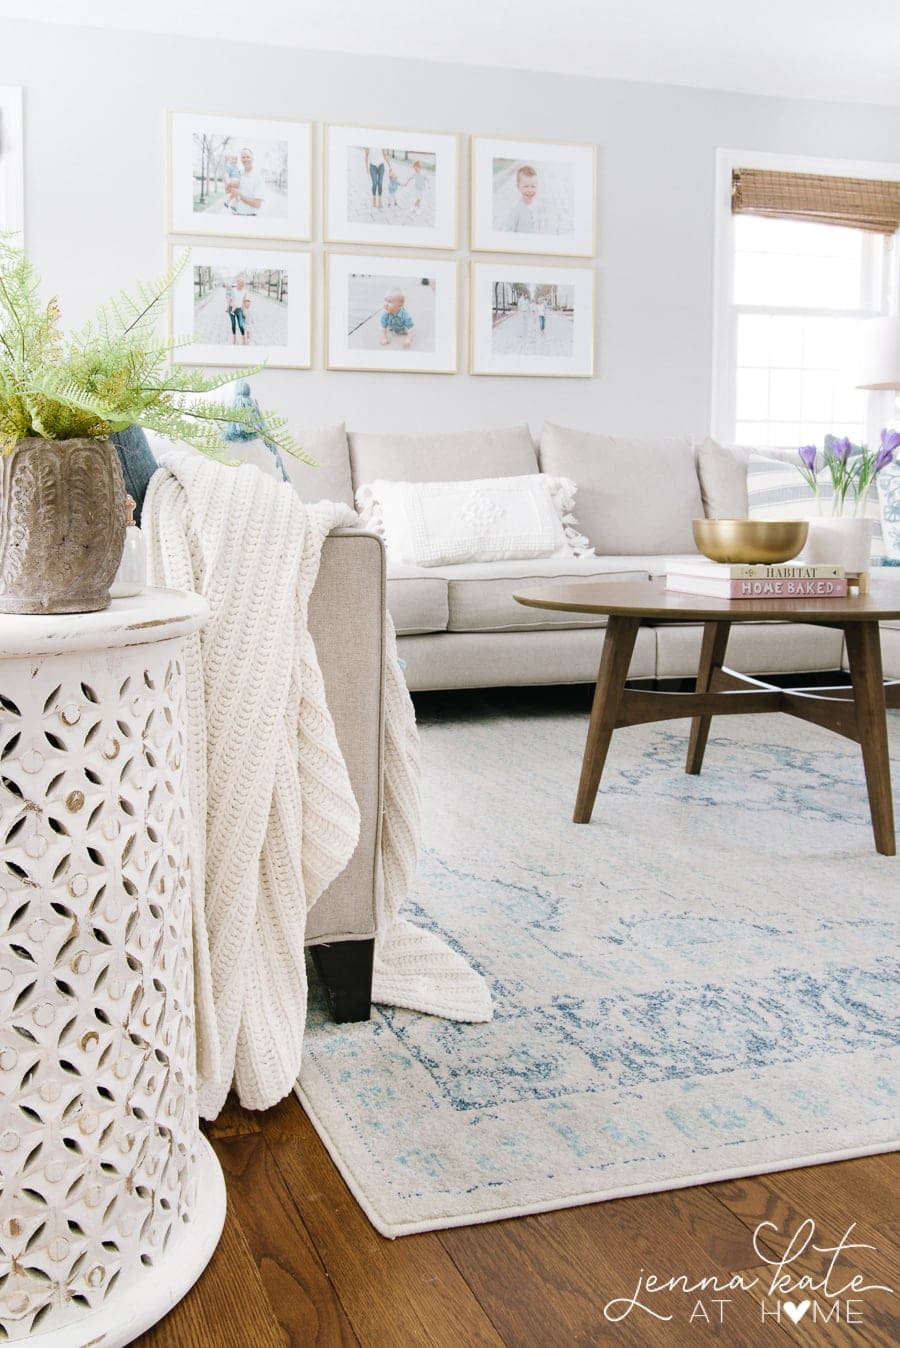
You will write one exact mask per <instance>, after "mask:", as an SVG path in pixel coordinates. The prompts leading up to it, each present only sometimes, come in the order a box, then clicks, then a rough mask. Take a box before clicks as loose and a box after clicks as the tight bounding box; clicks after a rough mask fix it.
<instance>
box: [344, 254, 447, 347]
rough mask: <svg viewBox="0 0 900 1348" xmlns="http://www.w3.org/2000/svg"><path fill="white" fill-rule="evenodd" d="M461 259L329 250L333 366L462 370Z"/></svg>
mask: <svg viewBox="0 0 900 1348" xmlns="http://www.w3.org/2000/svg"><path fill="white" fill-rule="evenodd" d="M458 272H459V264H458V263H457V262H456V261H455V260H448V259H447V258H431V257H424V256H422V257H402V256H400V255H399V254H395V255H391V254H387V253H379V254H374V253H371V254H360V253H328V254H326V301H325V308H326V344H325V345H326V353H327V354H326V368H327V369H329V370H380V371H382V372H390V373H392V374H455V373H456V371H457V368H458V356H457V348H458V317H457V315H458Z"/></svg>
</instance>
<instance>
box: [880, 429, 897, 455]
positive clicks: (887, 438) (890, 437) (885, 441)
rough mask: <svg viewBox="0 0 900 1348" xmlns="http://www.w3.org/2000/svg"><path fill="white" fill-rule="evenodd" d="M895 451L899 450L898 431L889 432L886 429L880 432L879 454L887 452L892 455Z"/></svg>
mask: <svg viewBox="0 0 900 1348" xmlns="http://www.w3.org/2000/svg"><path fill="white" fill-rule="evenodd" d="M895 449H900V431H889V430H887V429H885V430H883V431H882V432H881V452H882V454H883V453H884V451H885V450H889V451H890V452H891V453H892V454H893V452H894V450H895Z"/></svg>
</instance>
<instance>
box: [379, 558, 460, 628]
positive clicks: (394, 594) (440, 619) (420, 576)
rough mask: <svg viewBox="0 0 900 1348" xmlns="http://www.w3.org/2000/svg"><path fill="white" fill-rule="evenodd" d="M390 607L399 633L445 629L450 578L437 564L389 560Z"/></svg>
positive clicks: (447, 617)
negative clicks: (410, 563)
mask: <svg viewBox="0 0 900 1348" xmlns="http://www.w3.org/2000/svg"><path fill="white" fill-rule="evenodd" d="M387 606H388V612H389V613H390V615H391V618H392V619H393V622H394V627H395V628H396V629H397V635H398V636H401V637H402V636H411V635H412V634H413V633H419V634H422V633H425V632H446V630H447V622H448V619H449V616H450V614H449V605H448V595H447V581H446V579H445V577H444V576H443V575H442V574H438V573H437V572H436V571H435V569H434V567H429V568H428V569H427V570H426V569H425V568H423V567H419V566H402V565H400V564H399V563H397V562H391V561H388V572H387Z"/></svg>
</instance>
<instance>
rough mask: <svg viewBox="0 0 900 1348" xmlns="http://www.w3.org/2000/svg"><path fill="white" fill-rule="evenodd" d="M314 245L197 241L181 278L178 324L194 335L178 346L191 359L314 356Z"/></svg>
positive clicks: (297, 361)
mask: <svg viewBox="0 0 900 1348" xmlns="http://www.w3.org/2000/svg"><path fill="white" fill-rule="evenodd" d="M309 270H310V260H309V255H308V254H306V253H261V252H257V251H255V250H254V251H249V250H245V249H236V248H194V249H192V251H191V266H190V267H186V268H185V270H184V272H183V273H182V275H181V276H180V277H179V278H178V280H177V282H176V286H175V292H174V298H173V320H174V321H173V328H174V331H175V332H177V333H182V332H183V333H188V334H191V335H192V336H193V339H194V340H193V343H192V344H191V345H190V346H188V347H185V348H183V349H181V350H179V352H178V353H177V358H178V359H179V360H181V361H183V362H186V363H193V364H201V363H202V364H211V365H250V364H256V363H257V362H259V361H266V362H267V363H268V364H270V365H276V366H277V365H290V366H306V365H308V364H309Z"/></svg>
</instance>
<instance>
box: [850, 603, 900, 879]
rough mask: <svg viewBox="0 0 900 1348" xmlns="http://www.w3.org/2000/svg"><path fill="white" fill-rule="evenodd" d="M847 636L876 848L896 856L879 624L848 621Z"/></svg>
mask: <svg viewBox="0 0 900 1348" xmlns="http://www.w3.org/2000/svg"><path fill="white" fill-rule="evenodd" d="M844 638H845V640H846V643H847V659H848V661H849V664H850V679H851V682H852V684H853V701H854V705H855V707H856V728H857V732H858V734H859V743H860V747H861V749H862V756H863V766H864V767H865V770H866V789H867V790H868V793H869V811H870V813H871V815H872V831H873V833H874V834H875V848H876V851H878V852H880V853H881V854H882V856H885V857H892V856H895V855H896V852H897V843H896V838H895V835H894V802H893V798H892V795H891V760H890V754H889V751H888V734H887V714H886V707H885V698H884V674H883V672H882V667H881V638H880V635H879V631H878V624H877V623H876V622H864V623H847V624H845V626H844Z"/></svg>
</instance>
